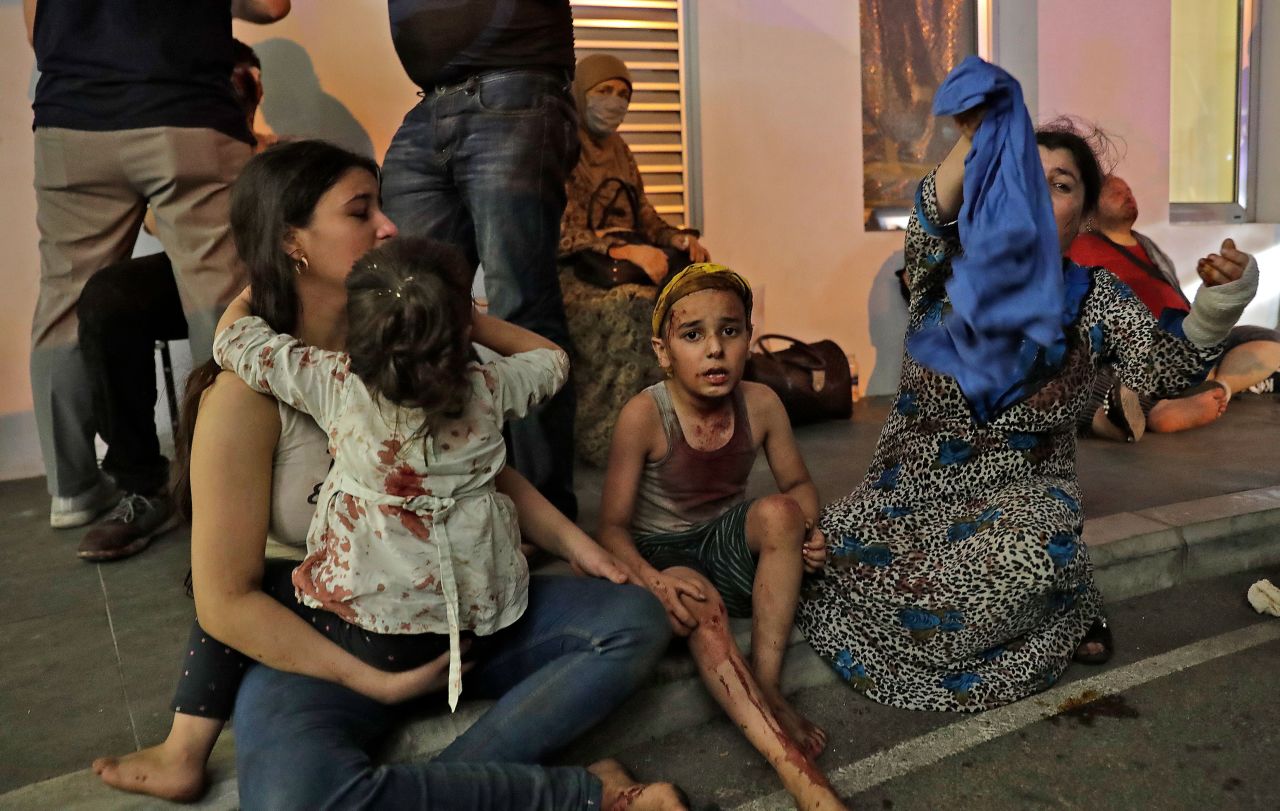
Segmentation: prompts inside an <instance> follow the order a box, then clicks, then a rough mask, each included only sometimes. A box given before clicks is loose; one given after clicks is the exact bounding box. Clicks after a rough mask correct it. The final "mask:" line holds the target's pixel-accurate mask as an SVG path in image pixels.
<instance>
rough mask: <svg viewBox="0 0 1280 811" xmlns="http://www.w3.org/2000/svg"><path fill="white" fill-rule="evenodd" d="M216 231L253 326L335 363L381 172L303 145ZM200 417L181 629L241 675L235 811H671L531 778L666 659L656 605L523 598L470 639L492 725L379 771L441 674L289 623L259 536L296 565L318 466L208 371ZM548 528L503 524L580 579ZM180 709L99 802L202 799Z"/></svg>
mask: <svg viewBox="0 0 1280 811" xmlns="http://www.w3.org/2000/svg"><path fill="white" fill-rule="evenodd" d="M232 228H233V231H234V233H235V238H236V245H237V248H238V250H239V252H240V255H241V257H242V258H243V259H244V261H245V264H246V265H247V267H248V268H249V275H250V280H251V284H252V299H251V310H252V312H253V314H255V315H258V316H260V317H262V318H263V319H264V320H265V321H266V322H267V323H268V324H269V325H270V326H271V327H272V328H273V329H275V330H277V331H281V332H289V333H290V334H292V335H295V336H297V337H298V338H299V339H300V340H302V341H303V342H304V343H306V344H308V345H310V346H314V347H318V348H321V349H332V350H340V349H342V348H343V346H344V345H345V343H346V337H347V324H346V288H345V280H346V277H347V275H348V274H349V273H350V272H351V268H352V265H353V264H354V263H355V261H356V259H358V258H359V257H360V256H361V255H363V254H364V253H365V252H367V251H368V250H369V249H371V248H373V247H375V246H376V245H378V244H380V243H382V242H384V241H385V240H387V239H390V238H391V237H393V236H395V233H396V229H395V226H394V225H393V224H392V223H391V221H390V220H388V219H387V218H386V216H385V215H384V214H383V213H382V210H381V208H380V205H379V196H378V175H377V167H376V166H375V165H374V164H373V163H372V162H371V161H368V160H366V159H364V158H361V157H358V156H356V155H353V154H351V153H348V152H346V151H344V150H341V149H339V148H337V147H334V146H331V145H329V144H325V143H322V142H315V141H309V142H296V143H291V144H285V145H282V146H278V147H275V148H273V149H270V150H268V151H267V152H265V153H263V154H262V155H259V156H257V157H255V158H254V159H253V160H252V161H251V162H250V163H249V164H248V165H247V166H246V168H245V170H244V173H243V174H242V175H241V177H240V179H239V180H238V181H237V182H236V186H235V189H234V192H233V200H232ZM215 378H216V379H215ZM197 404H198V406H199V412H200V413H199V419H198V421H196V422H195V426H194V435H193V437H192V439H191V454H190V479H189V481H190V508H191V513H192V519H193V521H192V533H191V542H192V575H193V582H194V586H195V595H196V610H197V613H198V615H199V618H200V623H201V626H203V628H201V627H200V626H197V627H196V628H195V629H193V632H192V637H191V642H190V644H189V645H188V648H187V650H188V656H187V657H186V658H190V657H191V656H194V651H195V650H196V648H197V646H208V645H218V644H219V643H221V644H222V646H223V647H224V652H225V655H226V656H228V657H232V656H233V653H232V651H239V652H241V653H243V654H244V655H245V656H246V657H247V658H244V659H241V660H240V661H242V662H243V663H244V664H245V666H246V667H245V673H244V676H243V682H242V684H241V686H240V689H239V692H238V694H237V695H236V697H235V708H234V709H235V711H234V721H235V730H236V762H237V771H238V780H239V787H240V802H241V806H242V807H243V808H246V809H253V808H282V807H289V808H320V807H354V806H360V807H387V808H401V807H403V808H431V807H438V806H437V804H438V803H439V802H442V801H446V800H447V801H448V802H449V803H450V807H462V808H473V807H490V808H492V807H512V808H549V809H550V808H588V807H592V808H595V807H600V805H601V804H602V803H603V804H605V805H606V806H608V805H609V804H610V803H616V802H618V801H619V800H620V799H622V798H626V797H633V798H634V801H633V802H632V805H633V807H644V806H646V805H647V806H649V807H678V806H679V799H678V797H677V796H676V793H675V791H674V790H673V789H672V788H671V787H670V786H669V785H665V784H661V785H654V786H639V785H637V784H635V781H633V780H631V779H630V778H629V777H628V776H627V775H626V773H625V772H623V771H622V770H621V768H620V767H619V766H618V765H617V764H616V763H615V762H613V761H602V762H600V763H597V764H595V765H593V766H592V767H590V768H589V769H580V768H544V767H541V766H536V765H532V764H537V763H539V762H541V761H543V760H544V759H546V758H547V757H548V756H549V755H550V754H551V753H553V752H555V751H556V750H558V749H559V748H561V747H563V746H564V745H565V744H566V743H568V742H569V741H571V740H572V739H573V738H575V737H577V736H578V735H580V734H581V733H582V732H584V731H585V730H587V729H588V728H590V727H591V726H592V725H594V724H595V723H596V722H597V721H599V720H600V719H601V718H603V717H604V716H605V715H607V714H608V712H609V711H610V710H612V709H613V708H614V707H615V706H617V704H618V703H619V702H620V701H622V699H623V698H625V697H626V696H627V695H628V694H629V693H630V692H631V691H632V690H633V689H634V688H635V687H636V686H637V684H639V682H640V681H642V680H643V679H644V678H645V676H646V675H647V674H648V672H649V671H650V669H651V668H652V666H653V665H654V664H655V663H656V661H657V659H658V657H660V656H661V655H662V653H663V651H664V650H665V648H666V643H667V639H668V636H669V629H668V627H667V624H666V621H665V614H664V612H663V610H662V606H661V604H659V603H658V602H657V600H655V599H654V598H652V597H651V596H650V595H649V594H647V593H646V592H645V591H644V590H643V589H640V588H638V587H634V586H618V585H615V584H612V583H608V582H605V581H601V580H595V579H591V578H573V577H540V576H535V577H532V578H530V584H529V593H528V608H527V609H526V610H525V612H524V613H523V615H522V616H521V617H520V619H519V620H517V621H516V622H515V623H514V624H512V625H510V626H508V627H506V628H504V629H502V630H501V631H498V632H497V633H495V634H493V635H491V636H490V637H488V638H487V639H486V642H487V643H488V644H489V645H491V649H490V653H489V654H488V655H487V656H485V657H484V659H483V661H481V662H479V663H477V664H476V665H475V667H474V668H473V669H471V670H470V671H469V673H468V676H467V684H468V687H467V691H468V695H470V696H473V697H477V698H483V697H488V698H495V699H497V703H496V705H495V706H494V707H493V708H492V709H490V710H489V711H488V712H487V713H485V714H484V715H483V716H482V717H481V718H480V719H479V720H478V721H477V722H476V723H475V724H474V725H473V726H472V727H471V728H470V729H469V730H468V731H467V732H465V733H463V734H462V735H461V736H460V737H459V738H458V739H457V740H455V741H454V742H453V743H452V744H451V745H450V746H449V747H447V748H446V749H445V750H444V751H443V752H442V753H441V754H440V755H438V756H437V757H436V759H435V760H433V761H431V762H429V763H400V764H393V765H378V764H376V763H375V762H374V761H373V759H372V755H371V753H372V750H373V747H374V746H375V745H376V744H377V743H378V741H379V740H380V739H381V738H383V737H384V736H385V735H386V734H387V733H388V732H390V731H391V730H393V729H394V728H395V726H396V724H397V723H398V722H399V721H400V720H402V719H403V717H404V709H403V708H400V707H397V706H394V705H395V704H396V703H397V702H399V701H402V700H404V699H407V698H409V697H412V696H415V695H418V694H421V693H424V692H427V691H430V690H433V689H436V688H438V687H439V686H441V685H442V684H443V680H442V679H441V678H440V676H441V674H442V673H443V671H444V670H445V669H446V668H447V666H448V658H447V655H444V656H440V657H439V658H437V659H435V660H433V661H431V662H428V663H427V664H425V665H422V666H420V667H417V668H415V669H413V670H408V671H402V672H399V673H389V672H384V671H382V670H380V669H377V668H374V667H372V666H370V665H368V664H365V663H364V662H362V661H361V660H360V659H358V658H356V657H355V656H353V655H352V654H350V653H348V652H347V651H346V650H344V649H343V648H342V647H339V646H338V645H337V644H335V643H334V642H332V641H330V639H329V638H326V636H325V635H323V634H322V633H320V632H319V631H318V630H317V628H314V627H312V624H311V623H310V622H308V621H307V620H305V619H303V618H302V616H301V613H302V612H295V610H291V607H290V605H291V604H293V603H294V599H293V598H294V595H293V594H292V593H291V590H290V589H287V588H286V589H277V590H276V592H277V593H276V594H275V595H274V596H273V595H269V594H268V593H267V592H266V591H263V590H262V589H263V586H264V585H270V584H271V583H273V582H276V578H275V577H274V574H273V572H274V570H275V568H277V566H278V565H283V567H284V568H286V569H289V568H292V566H293V563H292V562H286V563H284V564H276V563H273V562H270V561H268V562H266V563H264V555H265V554H266V553H267V552H268V550H267V535H268V530H270V532H271V535H272V536H273V537H274V538H275V539H278V540H279V541H281V542H283V543H284V544H285V545H287V546H291V547H293V550H292V551H293V554H292V557H293V558H295V559H296V558H297V557H300V554H299V553H300V552H301V551H302V550H301V549H298V547H299V546H301V545H302V544H303V543H304V539H305V537H306V534H307V528H308V524H309V522H310V521H311V518H312V514H313V513H314V511H315V509H316V499H317V496H318V494H319V493H320V488H321V484H322V482H323V480H324V478H325V474H326V472H327V471H328V469H329V465H330V460H329V457H328V454H327V453H326V447H327V438H326V436H325V434H324V433H323V432H322V431H321V430H320V429H319V427H317V426H316V424H315V423H314V422H313V421H312V420H311V419H310V418H308V417H305V416H304V415H302V414H301V413H299V412H297V411H294V410H293V409H291V408H289V407H288V406H286V405H284V404H283V403H281V402H278V401H276V400H274V399H271V398H269V397H266V396H263V395H260V394H257V393H256V392H254V391H253V390H252V389H250V388H249V387H248V386H246V385H245V384H244V383H243V382H242V381H241V380H240V379H239V378H238V377H236V376H235V375H233V374H230V373H224V374H220V375H219V374H217V370H216V367H203V368H202V369H201V370H198V372H197V373H196V374H195V375H193V379H192V384H191V385H190V386H189V388H188V393H187V403H186V409H185V410H186V412H187V413H186V414H185V415H184V416H188V417H193V416H194V410H195V407H196V405H197ZM184 423H185V424H187V425H190V424H191V421H190V420H189V419H188V420H184ZM498 486H499V488H500V489H501V490H502V491H503V492H505V493H507V494H508V495H511V496H513V500H514V501H515V502H517V503H523V502H525V500H526V499H535V500H536V499H539V498H541V496H539V495H538V494H537V493H536V491H534V490H533V489H532V487H530V486H529V485H528V483H527V482H526V481H524V480H523V479H522V478H520V477H519V476H518V475H517V474H515V473H514V472H510V471H508V472H506V473H504V474H503V475H502V476H500V481H499V483H498ZM539 514H541V515H544V516H545V515H547V514H548V512H547V511H546V510H542V511H539ZM550 514H551V515H552V518H551V519H550V520H540V521H535V522H529V521H526V520H525V518H526V516H524V515H521V516H519V518H520V519H521V523H522V526H521V530H522V531H523V532H524V533H525V535H526V536H527V537H528V538H529V539H530V540H532V541H533V542H534V543H536V544H538V545H540V546H541V547H542V548H544V549H547V550H548V551H550V552H552V553H553V554H561V555H564V556H567V557H569V558H570V560H571V561H573V562H575V563H579V562H580V561H581V557H582V552H583V550H586V549H589V548H590V547H586V546H583V543H584V542H586V543H591V541H590V539H589V538H587V537H586V536H585V535H583V534H582V533H581V532H580V531H579V530H578V529H577V528H576V527H574V526H573V525H572V524H571V523H570V522H569V521H568V520H567V519H565V518H564V517H563V516H561V515H559V514H558V513H554V511H551V513H550ZM584 568H590V566H586V567H584ZM286 582H287V579H286ZM313 614H314V612H313ZM316 621H317V622H320V621H322V620H321V618H320V617H318V616H317V617H316ZM251 659H252V660H257V661H258V662H261V664H253V663H251V662H250V660H251ZM189 688H190V689H188V690H187V692H186V693H182V692H180V694H179V696H178V697H177V698H176V699H175V706H174V709H175V716H174V726H173V729H172V730H171V732H170V736H169V738H168V739H167V740H166V741H165V743H163V744H161V745H159V746H156V747H152V748H150V749H146V750H143V751H142V752H139V753H136V754H134V755H129V756H126V757H124V758H121V759H118V760H117V759H103V760H100V761H98V762H96V763H95V764H94V768H95V770H96V771H97V772H98V773H99V774H100V775H102V777H103V779H104V780H105V781H106V782H107V783H109V784H110V785H113V786H116V787H118V788H122V789H126V790H130V791H139V792H142V793H147V794H154V795H157V796H163V797H168V798H171V799H178V800H190V799H194V798H195V797H196V796H198V795H199V794H200V792H201V791H202V790H203V787H204V782H205V775H204V762H205V760H206V759H207V757H208V754H209V746H211V744H212V741H213V740H214V738H215V737H216V734H217V731H218V730H219V729H220V728H221V726H222V723H223V720H222V719H224V718H225V717H226V713H227V711H228V710H229V709H230V708H229V707H226V706H214V705H213V704H211V703H204V699H205V698H206V697H207V696H206V695H204V694H202V693H201V691H200V685H198V684H197V685H189ZM432 698H434V699H435V700H434V701H432V703H443V702H440V701H439V700H438V696H433V697H432ZM636 795H638V796H636Z"/></svg>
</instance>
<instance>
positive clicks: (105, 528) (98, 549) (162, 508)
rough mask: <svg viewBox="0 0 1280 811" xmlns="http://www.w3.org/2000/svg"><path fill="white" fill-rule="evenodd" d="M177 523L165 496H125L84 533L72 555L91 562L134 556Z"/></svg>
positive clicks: (171, 503) (175, 513) (173, 511)
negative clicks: (74, 554)
mask: <svg viewBox="0 0 1280 811" xmlns="http://www.w3.org/2000/svg"><path fill="white" fill-rule="evenodd" d="M178 520H179V516H178V514H177V512H176V511H175V510H174V508H173V500H172V499H171V498H169V496H168V494H167V493H166V494H160V495H156V496H150V497H147V496H140V495H138V494H137V493H127V494H126V495H125V496H124V497H123V498H121V499H120V501H119V503H117V504H116V506H115V509H113V510H112V511H111V512H109V513H108V514H107V516H106V517H105V518H104V519H102V521H101V523H99V524H97V525H96V526H94V527H93V529H90V530H89V531H88V532H87V533H85V536H84V540H82V541H80V549H79V551H77V552H76V554H77V555H78V556H80V557H81V558H83V559H85V560H91V561H104V560H120V559H121V558H127V557H129V556H130V555H136V554H138V553H139V552H141V551H142V550H144V549H146V548H147V547H148V546H149V545H150V544H151V541H152V540H154V539H155V538H156V537H158V536H160V535H163V534H164V533H166V532H168V531H169V530H171V529H173V528H174V527H175V526H177V525H178Z"/></svg>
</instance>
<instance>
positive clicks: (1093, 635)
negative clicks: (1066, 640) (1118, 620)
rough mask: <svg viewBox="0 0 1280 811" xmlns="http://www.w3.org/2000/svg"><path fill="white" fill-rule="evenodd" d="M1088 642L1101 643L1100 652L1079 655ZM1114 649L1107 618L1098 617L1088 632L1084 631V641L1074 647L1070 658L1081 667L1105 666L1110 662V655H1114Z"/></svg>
mask: <svg viewBox="0 0 1280 811" xmlns="http://www.w3.org/2000/svg"><path fill="white" fill-rule="evenodd" d="M1090 642H1100V643H1102V650H1100V651H1098V652H1097V653H1081V652H1080V649H1081V648H1083V647H1084V646H1085V645H1088V644H1089V643H1090ZM1115 649H1116V645H1115V640H1114V639H1113V638H1112V636H1111V628H1110V627H1108V626H1107V618H1106V617H1098V618H1097V619H1096V620H1094V621H1093V625H1090V626H1089V630H1088V631H1085V634H1084V639H1082V640H1080V644H1079V645H1076V652H1075V653H1074V654H1073V655H1072V657H1071V658H1072V659H1074V660H1075V661H1077V662H1079V663H1080V664H1082V665H1105V664H1106V663H1107V662H1109V661H1111V654H1113V653H1115Z"/></svg>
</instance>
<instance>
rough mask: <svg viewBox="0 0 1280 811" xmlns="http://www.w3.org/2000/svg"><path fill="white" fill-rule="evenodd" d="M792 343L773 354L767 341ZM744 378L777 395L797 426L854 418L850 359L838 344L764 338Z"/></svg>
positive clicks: (757, 345)
mask: <svg viewBox="0 0 1280 811" xmlns="http://www.w3.org/2000/svg"><path fill="white" fill-rule="evenodd" d="M770 340H779V341H790V342H791V346H789V347H787V348H786V349H780V350H778V351H773V350H771V349H769V347H768V346H766V345H765V342H766V341H770ZM752 349H753V351H752V353H751V357H750V358H749V359H748V360H747V369H746V374H745V375H744V378H745V379H747V380H752V381H755V382H756V383H763V384H765V385H766V386H768V387H769V388H771V389H773V390H774V392H775V393H777V395H778V398H779V399H780V400H782V405H783V406H784V407H785V408H786V409H787V416H788V417H790V418H791V423H792V424H793V425H804V424H806V423H811V422H820V421H822V420H840V419H848V418H849V417H850V416H851V415H852V414H853V386H852V380H851V378H850V376H849V359H848V357H846V356H845V354H844V350H842V349H841V348H840V347H839V345H837V344H836V342H835V341H818V342H817V343H812V344H809V343H805V342H804V341H797V340H796V339H795V338H790V337H788V336H786V335H773V334H771V335H761V336H760V337H759V338H757V339H756V340H755V343H754V344H753V346H752Z"/></svg>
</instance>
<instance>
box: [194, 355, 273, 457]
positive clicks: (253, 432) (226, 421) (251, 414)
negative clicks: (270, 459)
mask: <svg viewBox="0 0 1280 811" xmlns="http://www.w3.org/2000/svg"><path fill="white" fill-rule="evenodd" d="M198 419H199V422H200V423H202V424H203V425H202V427H214V426H217V427H224V426H225V427H226V428H228V429H233V430H235V431H238V432H241V433H243V434H244V437H243V439H244V441H262V440H263V439H267V438H270V441H271V442H272V444H274V443H275V441H276V440H277V439H278V438H279V436H280V408H279V404H278V403H277V402H276V400H275V398H273V397H270V396H268V395H265V394H259V393H258V392H256V391H254V390H253V389H251V388H249V386H248V385H247V384H245V382H244V381H243V380H241V379H240V378H239V377H237V376H236V375H235V374H233V373H231V372H222V373H220V374H219V375H218V376H217V377H216V378H214V381H213V385H211V386H209V388H207V389H205V391H204V393H203V394H202V395H201V396H200V411H199V417H198ZM219 433H221V431H219Z"/></svg>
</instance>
